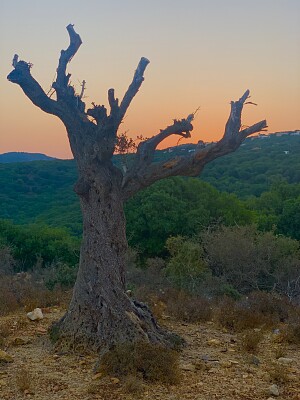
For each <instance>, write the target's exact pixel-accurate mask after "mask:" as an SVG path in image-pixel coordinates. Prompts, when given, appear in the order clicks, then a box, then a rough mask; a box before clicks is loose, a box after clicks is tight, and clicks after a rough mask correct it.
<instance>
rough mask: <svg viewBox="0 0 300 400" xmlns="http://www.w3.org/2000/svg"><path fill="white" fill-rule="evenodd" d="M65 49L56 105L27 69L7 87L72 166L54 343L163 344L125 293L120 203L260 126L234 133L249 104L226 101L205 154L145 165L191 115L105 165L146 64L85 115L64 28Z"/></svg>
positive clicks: (76, 43) (197, 168)
mask: <svg viewBox="0 0 300 400" xmlns="http://www.w3.org/2000/svg"><path fill="white" fill-rule="evenodd" d="M67 31H68V33H69V37H70V44H69V46H68V48H67V49H66V50H62V51H61V54H60V58H59V63H58V68H57V75H56V79H55V81H54V82H53V85H52V87H53V90H54V91H55V92H56V99H52V98H50V97H49V96H47V95H46V93H45V92H44V91H43V89H42V88H41V86H40V85H39V83H38V82H37V81H36V80H35V79H34V78H33V77H32V75H31V67H32V65H31V64H30V63H27V62H25V61H19V60H18V56H17V55H16V56H15V57H14V60H13V67H14V69H13V71H12V72H11V73H10V74H9V75H8V80H9V81H10V82H13V83H16V84H18V85H19V86H20V87H21V88H22V90H23V92H24V93H25V95H26V96H27V97H28V98H29V99H30V100H31V101H32V103H33V104H35V105H36V106H37V107H39V108H41V109H42V110H43V111H45V112H46V113H49V114H53V115H56V116H57V117H58V118H60V119H61V121H62V122H63V123H64V125H65V127H66V130H67V133H68V138H69V141H70V146H71V150H72V153H73V155H74V159H75V160H76V163H77V168H78V176H79V178H78V181H77V183H76V184H75V186H74V189H75V192H76V193H77V194H78V196H79V198H80V204H81V210H82V215H83V239H82V245H81V254H80V265H79V271H78V276H77V280H76V283H75V287H74V292H73V298H72V300H71V303H70V306H69V309H68V311H67V312H66V314H65V315H64V317H63V318H62V319H61V320H60V321H59V322H58V323H57V324H56V325H55V326H54V327H53V329H52V334H53V336H54V337H55V338H56V339H57V344H58V346H60V347H61V348H65V349H78V348H82V347H86V346H88V347H89V348H90V349H95V350H98V351H99V350H100V349H103V348H107V347H109V346H111V345H112V344H114V343H117V342H125V341H137V340H146V341H151V342H160V343H165V344H167V343H168V341H169V336H168V333H167V332H166V331H165V330H163V329H162V328H161V327H159V326H158V325H157V323H156V321H155V320H154V318H153V316H152V314H151V313H150V311H149V310H148V308H147V307H146V306H145V305H143V304H141V303H138V302H137V301H134V300H133V299H132V298H130V297H128V296H127V294H126V291H125V265H124V264H125V253H126V250H127V240H126V234H125V218H124V211H123V205H124V202H125V201H126V200H127V199H129V198H130V197H131V196H133V195H134V194H135V193H137V192H138V191H139V190H141V189H143V188H145V187H147V186H149V185H151V184H152V183H154V182H156V181H157V180H159V179H163V178H167V177H171V176H178V175H183V176H199V174H200V173H201V171H202V170H203V168H204V166H205V165H206V164H207V163H208V162H210V161H212V160H214V159H216V158H217V157H220V156H223V155H225V154H228V153H230V152H233V151H234V150H236V149H237V148H238V147H239V146H240V144H241V143H242V142H243V140H244V139H245V138H246V137H248V136H249V135H251V134H253V133H256V132H259V131H261V130H263V129H264V128H266V126H267V125H266V121H265V120H264V121H260V122H258V123H256V124H254V125H252V126H250V127H247V128H244V129H243V128H242V126H241V113H242V109H243V106H244V104H245V102H246V100H247V99H248V97H249V91H248V90H247V91H246V92H245V93H244V94H243V96H242V97H241V98H240V99H239V100H237V101H232V102H231V111H230V115H229V119H228V121H227V123H226V127H225V133H224V136H223V137H222V139H221V140H220V141H219V142H217V143H214V144H212V145H210V146H207V147H204V148H203V147H202V148H199V149H196V151H195V152H194V153H192V154H189V155H188V156H181V157H175V158H171V159H169V160H167V161H161V162H153V159H154V153H155V150H156V148H157V146H158V145H159V144H160V143H161V142H162V141H163V140H164V139H166V138H167V137H169V136H171V135H177V136H179V137H185V138H189V137H190V136H191V134H190V132H191V131H192V129H193V126H192V120H193V114H191V115H189V116H188V117H187V118H186V119H182V120H174V122H173V124H172V125H170V126H168V127H167V128H165V129H163V130H161V131H160V132H159V133H157V134H155V135H154V136H153V137H151V138H150V139H147V140H144V141H142V142H141V143H140V144H139V145H138V147H137V151H136V153H135V156H134V160H133V162H132V164H131V166H130V168H128V169H127V170H126V171H123V170H121V169H119V168H117V167H116V166H115V165H113V163H112V157H113V154H114V150H115V145H116V139H117V131H118V128H119V126H120V124H121V122H122V120H123V118H124V116H125V113H126V111H127V109H128V107H129V106H130V104H131V102H132V100H133V98H134V97H135V95H136V94H137V92H138V90H139V88H140V87H141V84H142V82H143V80H144V72H145V69H146V67H147V65H148V63H149V61H148V60H147V59H146V58H141V60H140V62H139V64H138V66H137V69H136V71H135V73H134V76H133V80H132V82H131V83H130V85H129V87H128V89H127V91H126V93H125V95H124V97H123V99H122V100H121V101H119V100H118V99H117V98H116V97H115V92H114V89H109V90H108V102H109V110H107V109H106V108H105V107H104V106H103V105H96V104H93V107H92V108H90V109H88V110H85V104H84V102H83V91H84V87H85V82H83V83H82V91H81V93H80V94H79V95H78V94H76V92H75V90H74V88H73V86H71V84H70V76H71V75H70V74H69V73H67V72H66V69H67V64H68V63H69V62H70V61H71V59H72V58H73V57H74V55H75V54H76V52H77V50H78V49H79V47H80V45H81V43H82V41H81V38H80V36H79V35H78V34H77V33H76V32H75V30H74V28H73V25H68V26H67Z"/></svg>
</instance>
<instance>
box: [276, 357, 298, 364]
mask: <svg viewBox="0 0 300 400" xmlns="http://www.w3.org/2000/svg"><path fill="white" fill-rule="evenodd" d="M277 361H278V362H279V363H280V364H285V365H286V364H292V363H293V362H294V360H293V359H292V358H287V357H280V358H278V360H277Z"/></svg>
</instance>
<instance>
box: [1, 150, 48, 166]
mask: <svg viewBox="0 0 300 400" xmlns="http://www.w3.org/2000/svg"><path fill="white" fill-rule="evenodd" d="M53 160H56V158H54V157H49V156H46V154H42V153H25V152H15V151H14V152H9V153H3V154H0V163H3V164H6V163H15V162H27V161H53Z"/></svg>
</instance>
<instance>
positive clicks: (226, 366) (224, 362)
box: [221, 361, 232, 368]
mask: <svg viewBox="0 0 300 400" xmlns="http://www.w3.org/2000/svg"><path fill="white" fill-rule="evenodd" d="M221 367H223V368H231V367H232V364H231V362H230V361H221Z"/></svg>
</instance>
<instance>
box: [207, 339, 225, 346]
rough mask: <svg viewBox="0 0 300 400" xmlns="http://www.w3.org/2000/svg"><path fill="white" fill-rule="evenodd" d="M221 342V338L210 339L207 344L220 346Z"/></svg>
mask: <svg viewBox="0 0 300 400" xmlns="http://www.w3.org/2000/svg"><path fill="white" fill-rule="evenodd" d="M221 343H222V342H221V340H219V339H210V340H209V341H208V342H207V344H208V345H209V346H220V344H221Z"/></svg>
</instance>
